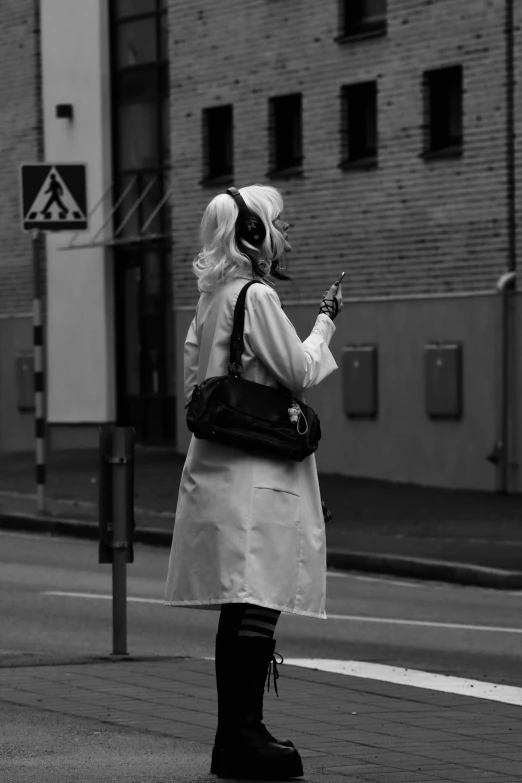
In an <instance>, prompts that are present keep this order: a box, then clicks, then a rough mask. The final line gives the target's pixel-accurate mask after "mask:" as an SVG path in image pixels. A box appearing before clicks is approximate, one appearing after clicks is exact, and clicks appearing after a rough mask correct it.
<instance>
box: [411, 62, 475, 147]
mask: <svg viewBox="0 0 522 783" xmlns="http://www.w3.org/2000/svg"><path fill="white" fill-rule="evenodd" d="M452 77H453V78H452ZM445 83H446V86H448V85H449V89H450V90H451V89H457V90H458V99H459V116H458V118H457V122H458V123H459V125H460V134H459V135H458V136H454V137H452V136H451V132H450V130H449V127H450V125H451V122H452V117H451V111H452V109H451V97H450V94H449V91H448V94H447V95H446V96H444V98H445V110H446V116H445V118H444V124H445V126H446V134H444V131H441V127H442V124H439V127H438V129H437V127H436V126H435V125H434V122H433V114H434V107H435V104H438V107H437V108H438V109H439V110H440V106H441V104H442V101H443V90H444V86H445ZM423 96H424V124H423V129H424V143H423V151H422V154H421V157H423V158H425V159H427V160H430V159H436V158H455V157H460V156H461V155H462V154H463V152H464V69H463V66H462V65H460V64H459V65H449V66H442V67H439V68H430V69H428V70H426V71H424V73H423Z"/></svg>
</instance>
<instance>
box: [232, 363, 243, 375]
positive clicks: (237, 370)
mask: <svg viewBox="0 0 522 783" xmlns="http://www.w3.org/2000/svg"><path fill="white" fill-rule="evenodd" d="M228 372H229V374H230V375H243V365H242V364H241V363H240V362H231V363H230V364H229V365H228Z"/></svg>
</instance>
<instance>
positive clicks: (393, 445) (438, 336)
mask: <svg viewBox="0 0 522 783" xmlns="http://www.w3.org/2000/svg"><path fill="white" fill-rule="evenodd" d="M283 301H284V300H283ZM521 304H522V303H521V302H520V300H519V308H520V305H521ZM500 308H501V302H500V299H499V298H498V297H497V296H495V294H493V293H492V294H491V295H489V296H470V297H459V296H455V297H451V298H448V297H446V298H419V299H409V300H408V299H402V300H400V299H397V300H384V301H375V302H357V301H353V302H350V301H347V302H346V305H345V308H344V310H343V312H342V313H341V315H340V316H339V317H338V318H337V319H336V322H335V323H336V327H337V331H336V334H335V335H334V338H333V340H332V343H331V350H332V353H333V354H334V357H335V359H336V361H337V363H338V365H339V370H338V371H337V372H335V373H333V374H332V375H331V376H330V377H329V378H327V379H326V380H325V381H324V382H323V383H322V384H321V385H320V386H318V387H317V388H314V389H311V390H310V391H309V392H307V394H306V399H307V402H309V404H310V405H312V407H314V409H315V410H316V411H317V412H318V414H319V416H320V419H321V427H322V432H323V437H322V440H321V443H320V446H319V449H318V452H317V455H316V456H317V464H318V468H319V470H320V471H323V472H325V473H340V474H342V475H346V476H366V477H371V478H376V479H386V480H391V481H400V482H412V483H415V484H424V485H432V486H443V487H453V488H473V489H482V490H494V489H495V484H496V471H495V468H494V467H493V465H492V464H491V463H490V462H489V461H488V460H487V459H486V458H487V455H488V454H489V453H490V452H491V450H492V448H493V445H494V443H495V441H496V440H497V437H498V434H499V414H500V356H501V350H500V339H501V331H500V329H501V309H500ZM286 312H287V314H288V316H289V317H290V319H291V320H292V322H293V323H294V325H295V326H296V329H297V331H298V333H299V336H300V337H301V339H305V338H306V337H307V336H308V334H309V333H310V330H311V328H312V326H313V323H314V320H315V316H316V314H317V307H311V306H302V307H296V306H288V307H286ZM176 315H177V333H178V334H179V335H180V339H179V341H178V343H177V351H176V354H177V356H178V363H177V376H178V379H179V381H178V388H177V395H178V400H179V401H180V402H179V403H178V432H179V439H178V450H179V451H181V452H182V453H185V452H186V449H187V448H188V443H189V440H190V433H189V431H188V430H187V427H186V422H185V414H186V412H185V410H184V408H183V405H184V402H182V399H183V389H182V377H183V340H184V336H185V335H186V332H187V329H188V327H189V324H190V321H191V319H192V317H193V313H192V312H191V311H188V310H184V311H178V312H177V313H176ZM519 321H520V317H519ZM521 325H522V322H521ZM454 341H458V342H461V343H462V344H463V398H464V415H463V417H462V419H461V420H459V421H436V420H431V419H430V418H429V417H428V416H427V415H426V412H425V391H424V347H425V345H426V344H427V343H431V342H454ZM366 343H376V344H377V345H378V349H379V415H378V418H377V419H376V420H357V419H351V418H348V416H346V415H345V413H344V410H343V397H342V395H343V379H342V348H343V346H345V345H352V344H366ZM518 352H519V353H520V351H518ZM518 359H519V360H522V357H520V356H519V357H518ZM521 392H522V388H521V386H520V383H518V392H517V399H520V393H521ZM517 426H518V425H517ZM520 434H522V433H518V431H517V432H516V433H515V436H516V440H520V437H519V436H520ZM511 483H512V486H511V489H512V491H520V490H521V489H522V487H521V486H520V479H519V476H518V471H515V472H514V473H513V475H512V477H511Z"/></svg>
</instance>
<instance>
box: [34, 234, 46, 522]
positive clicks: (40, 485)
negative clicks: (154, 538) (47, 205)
mask: <svg viewBox="0 0 522 783" xmlns="http://www.w3.org/2000/svg"><path fill="white" fill-rule="evenodd" d="M31 238H32V245H33V342H34V396H35V435H36V498H37V508H38V511H41V512H44V511H45V478H46V475H45V474H46V470H45V388H44V383H45V376H44V330H43V317H42V280H41V263H40V232H39V231H38V229H35V230H34V231H32V232H31Z"/></svg>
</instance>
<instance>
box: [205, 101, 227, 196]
mask: <svg viewBox="0 0 522 783" xmlns="http://www.w3.org/2000/svg"><path fill="white" fill-rule="evenodd" d="M203 142H204V151H203V152H204V154H203V159H204V166H205V173H204V179H207V180H213V179H216V178H217V177H230V178H231V177H232V175H233V171H234V162H233V130H232V106H216V107H215V108H213V109H204V110H203Z"/></svg>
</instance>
